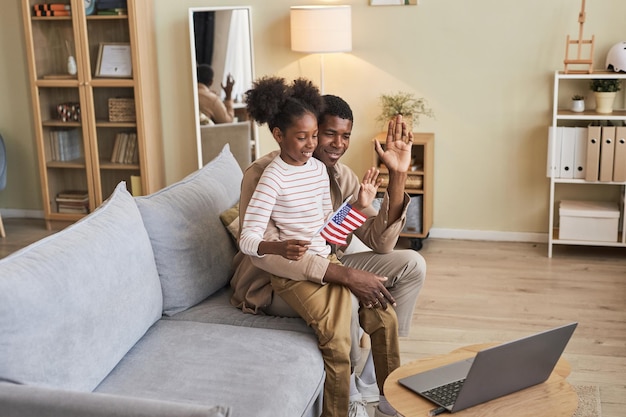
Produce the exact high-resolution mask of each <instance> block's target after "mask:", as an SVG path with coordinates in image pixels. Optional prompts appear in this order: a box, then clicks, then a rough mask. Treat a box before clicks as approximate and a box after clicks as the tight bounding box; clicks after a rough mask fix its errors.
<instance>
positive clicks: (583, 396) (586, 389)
mask: <svg viewBox="0 0 626 417" xmlns="http://www.w3.org/2000/svg"><path fill="white" fill-rule="evenodd" d="M572 388H574V391H576V394H578V408H577V409H576V412H575V413H574V416H573V417H602V410H601V405H600V388H599V387H598V386H597V385H572Z"/></svg>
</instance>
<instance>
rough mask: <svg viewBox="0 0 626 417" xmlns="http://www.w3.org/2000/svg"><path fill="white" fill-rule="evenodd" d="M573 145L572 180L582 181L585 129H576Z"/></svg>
mask: <svg viewBox="0 0 626 417" xmlns="http://www.w3.org/2000/svg"><path fill="white" fill-rule="evenodd" d="M574 129H575V142H576V143H575V145H574V178H577V179H584V178H585V175H586V168H585V167H586V162H587V128H586V127H576V128H574Z"/></svg>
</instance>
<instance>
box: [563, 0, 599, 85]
mask: <svg viewBox="0 0 626 417" xmlns="http://www.w3.org/2000/svg"><path fill="white" fill-rule="evenodd" d="M578 23H579V24H580V27H579V29H578V39H576V40H570V36H569V35H567V42H566V43H565V60H564V61H563V62H564V63H565V73H566V74H591V73H592V72H593V49H594V46H595V43H594V41H595V36H594V35H591V39H583V25H584V23H585V0H582V6H581V8H580V13H579V14H578ZM570 45H577V48H576V49H577V53H576V58H575V59H570V58H569V50H570ZM583 45H591V51H590V53H589V59H584V58H582V49H583ZM568 65H588V66H589V68H588V69H587V70H582V69H580V70H572V69H568V68H567V66H568Z"/></svg>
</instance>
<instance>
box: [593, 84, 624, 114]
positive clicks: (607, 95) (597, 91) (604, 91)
mask: <svg viewBox="0 0 626 417" xmlns="http://www.w3.org/2000/svg"><path fill="white" fill-rule="evenodd" d="M589 87H590V88H591V91H593V94H594V96H595V98H596V112H597V113H613V101H615V95H616V94H617V92H618V91H619V90H621V88H622V85H621V80H618V79H612V78H601V79H593V80H591V81H590V82H589Z"/></svg>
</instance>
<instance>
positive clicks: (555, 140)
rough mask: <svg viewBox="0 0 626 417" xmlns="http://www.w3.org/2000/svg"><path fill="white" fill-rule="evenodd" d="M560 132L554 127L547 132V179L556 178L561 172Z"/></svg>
mask: <svg viewBox="0 0 626 417" xmlns="http://www.w3.org/2000/svg"><path fill="white" fill-rule="evenodd" d="M561 132H562V131H561V128H560V127H554V126H550V129H549V130H548V166H547V171H546V176H547V177H548V178H551V177H554V178H558V176H559V174H560V172H561Z"/></svg>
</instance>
